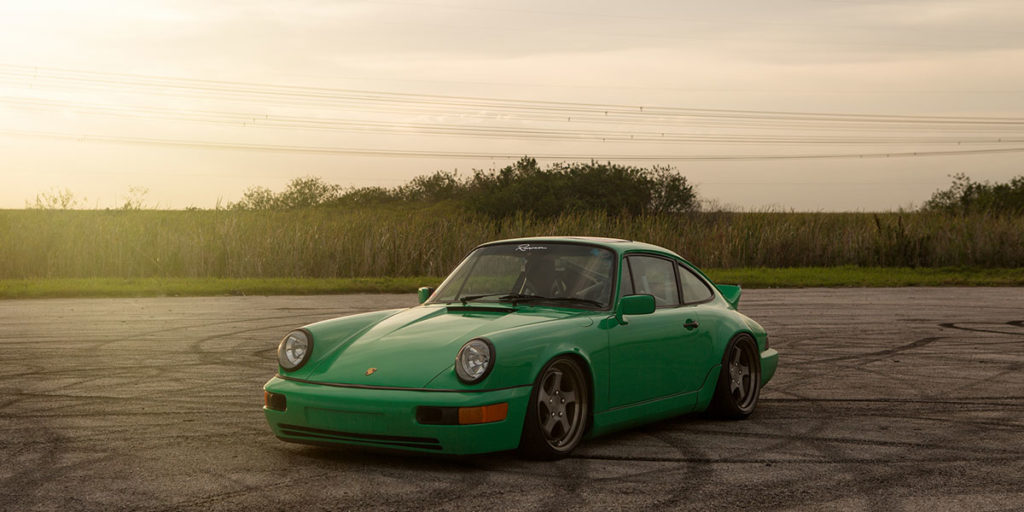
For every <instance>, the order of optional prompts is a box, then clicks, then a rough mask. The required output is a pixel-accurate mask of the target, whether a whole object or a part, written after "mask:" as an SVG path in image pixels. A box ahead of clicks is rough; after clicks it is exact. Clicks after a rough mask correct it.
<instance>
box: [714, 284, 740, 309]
mask: <svg viewBox="0 0 1024 512" xmlns="http://www.w3.org/2000/svg"><path fill="white" fill-rule="evenodd" d="M715 288H718V291H719V292H720V293H721V294H722V297H723V298H724V299H725V301H726V302H728V303H729V305H730V306H732V307H733V309H739V307H740V295H742V294H743V290H741V289H740V286H739V285H737V284H716V285H715Z"/></svg>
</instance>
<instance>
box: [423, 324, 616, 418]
mask: <svg viewBox="0 0 1024 512" xmlns="http://www.w3.org/2000/svg"><path fill="white" fill-rule="evenodd" d="M596 324H597V322H596V321H595V319H593V318H591V317H582V318H581V317H574V318H566V319H563V320H556V321H554V322H547V323H544V324H541V325H527V326H523V327H518V328H515V329H509V330H506V331H501V332H497V333H493V334H491V335H488V336H484V337H485V338H487V339H489V340H490V341H491V343H493V344H494V351H495V363H494V364H495V366H494V369H493V370H491V373H490V374H489V375H488V376H487V377H486V378H485V379H484V380H483V381H481V382H479V383H477V384H470V385H467V384H465V383H463V382H462V381H460V380H459V378H458V377H457V376H456V375H455V365H454V360H453V361H452V363H453V364H452V365H451V366H449V367H448V368H446V369H445V370H444V371H442V372H441V373H440V374H438V375H437V376H436V377H434V379H433V380H431V381H430V383H429V384H427V387H428V388H434V389H467V390H468V389H480V390H486V389H501V388H509V387H516V386H532V385H533V381H534V380H535V379H536V378H537V375H538V374H539V373H540V370H541V369H542V368H543V367H544V365H545V364H547V362H548V361H550V360H551V359H552V358H554V357H557V356H559V355H562V354H571V355H574V356H576V357H579V358H580V359H582V360H583V361H584V362H585V363H586V365H587V367H588V371H589V372H590V378H591V382H593V383H594V388H595V391H596V390H597V389H599V388H598V386H605V387H606V386H607V371H608V335H607V333H606V332H605V331H603V330H600V329H598V328H597V326H596ZM606 394H607V393H600V392H596V393H595V395H596V396H595V401H596V400H597V399H598V397H600V398H601V399H602V400H603V399H604V396H605V395H606ZM596 405H597V404H596V403H595V406H596Z"/></svg>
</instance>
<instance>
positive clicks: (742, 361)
mask: <svg viewBox="0 0 1024 512" xmlns="http://www.w3.org/2000/svg"><path fill="white" fill-rule="evenodd" d="M760 396H761V354H759V353H758V350H757V343H756V342H755V341H754V339H753V338H751V337H750V335H748V334H740V335H737V336H736V337H735V338H733V339H732V340H731V341H729V344H728V345H727V346H726V347H725V354H723V355H722V371H721V372H720V373H719V374H718V384H717V386H715V396H714V398H712V399H711V407H710V408H709V409H708V411H709V412H711V413H712V414H713V415H715V416H718V417H720V418H725V419H730V420H742V419H744V418H746V417H747V416H750V414H751V413H752V412H754V408H756V407H757V400H758V398H759V397H760Z"/></svg>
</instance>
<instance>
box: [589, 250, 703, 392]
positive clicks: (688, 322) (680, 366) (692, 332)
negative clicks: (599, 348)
mask: <svg viewBox="0 0 1024 512" xmlns="http://www.w3.org/2000/svg"><path fill="white" fill-rule="evenodd" d="M676 265H677V264H676V262H674V261H672V260H669V259H667V258H661V257H658V256H653V255H651V256H646V255H645V256H640V255H632V256H629V257H627V258H625V261H624V262H623V266H622V273H621V276H622V277H621V279H622V285H621V286H620V290H622V293H621V295H622V296H626V295H634V294H645V295H653V296H654V303H655V306H656V309H655V312H654V313H652V314H649V315H634V316H630V317H628V318H627V321H628V323H626V324H623V325H616V326H615V327H614V328H612V329H611V330H610V331H609V342H610V352H611V361H610V375H611V378H610V381H611V382H610V385H611V386H610V387H611V392H610V397H611V400H610V402H611V403H610V405H611V406H612V407H618V406H623V405H629V404H634V403H637V402H643V401H646V400H653V399H657V398H662V397H667V396H671V395H677V394H680V393H685V392H689V391H696V390H697V389H699V388H700V386H701V384H702V383H703V382H704V377H705V376H706V374H707V371H706V368H705V369H703V370H701V369H700V368H697V366H699V365H703V364H704V359H706V354H707V353H708V352H710V339H709V337H708V336H707V335H706V333H705V332H704V329H702V328H701V326H700V318H699V315H698V313H699V311H698V309H697V308H696V307H694V306H686V305H683V304H682V295H681V294H680V292H679V280H678V276H677V273H676V272H677V270H676Z"/></svg>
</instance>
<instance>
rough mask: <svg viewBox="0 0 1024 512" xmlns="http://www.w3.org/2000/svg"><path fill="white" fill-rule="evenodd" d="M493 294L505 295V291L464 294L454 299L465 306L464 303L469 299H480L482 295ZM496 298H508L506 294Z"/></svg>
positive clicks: (492, 295)
mask: <svg viewBox="0 0 1024 512" xmlns="http://www.w3.org/2000/svg"><path fill="white" fill-rule="evenodd" d="M495 295H505V292H501V293H483V294H480V295H466V296H465V297H459V298H457V299H455V300H457V301H459V302H461V303H462V305H463V306H465V305H466V303H467V302H469V301H471V300H477V299H482V298H484V297H494V296H495ZM498 298H499V299H505V298H508V296H505V297H498Z"/></svg>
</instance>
